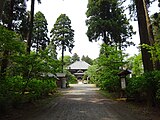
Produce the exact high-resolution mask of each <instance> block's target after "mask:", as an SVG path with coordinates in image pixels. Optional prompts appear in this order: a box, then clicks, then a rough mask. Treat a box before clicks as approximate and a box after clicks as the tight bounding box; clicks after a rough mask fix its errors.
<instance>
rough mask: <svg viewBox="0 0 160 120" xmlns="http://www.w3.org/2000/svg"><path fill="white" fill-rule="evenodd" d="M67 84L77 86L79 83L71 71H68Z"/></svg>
mask: <svg viewBox="0 0 160 120" xmlns="http://www.w3.org/2000/svg"><path fill="white" fill-rule="evenodd" d="M67 79H68V80H67V82H68V84H76V83H77V78H76V77H75V76H74V75H73V74H71V73H70V72H69V71H67Z"/></svg>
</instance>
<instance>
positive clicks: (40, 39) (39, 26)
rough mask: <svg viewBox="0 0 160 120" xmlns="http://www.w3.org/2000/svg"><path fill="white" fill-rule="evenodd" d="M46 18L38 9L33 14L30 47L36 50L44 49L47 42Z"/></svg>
mask: <svg viewBox="0 0 160 120" xmlns="http://www.w3.org/2000/svg"><path fill="white" fill-rule="evenodd" d="M47 25H48V23H47V20H46V19H45V16H44V14H43V13H41V12H40V11H39V12H37V13H36V14H35V17H34V21H33V37H32V39H33V40H32V47H33V48H35V49H36V52H38V51H39V50H40V49H42V50H44V49H45V48H46V47H47V45H48V44H49V38H48V35H47V34H48V29H47Z"/></svg>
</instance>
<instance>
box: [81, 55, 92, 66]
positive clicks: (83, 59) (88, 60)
mask: <svg viewBox="0 0 160 120" xmlns="http://www.w3.org/2000/svg"><path fill="white" fill-rule="evenodd" d="M81 60H82V61H85V62H86V63H88V64H90V65H92V64H93V60H92V59H91V58H90V57H88V55H87V56H84V55H83V56H82V58H81Z"/></svg>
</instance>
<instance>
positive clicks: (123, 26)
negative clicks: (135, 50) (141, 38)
mask: <svg viewBox="0 0 160 120" xmlns="http://www.w3.org/2000/svg"><path fill="white" fill-rule="evenodd" d="M87 8H88V9H87V12H86V15H87V18H88V19H87V20H86V25H87V26H88V30H87V36H88V38H89V41H97V40H103V41H104V43H105V44H107V45H112V44H117V45H118V46H119V48H120V49H121V47H127V46H128V45H131V44H133V42H129V41H127V39H128V38H131V36H132V35H133V33H134V32H133V27H132V26H131V25H130V24H129V20H128V19H127V17H126V15H125V14H124V10H123V7H122V2H121V1H120V0H89V2H88V6H87Z"/></svg>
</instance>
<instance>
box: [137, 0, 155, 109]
mask: <svg viewBox="0 0 160 120" xmlns="http://www.w3.org/2000/svg"><path fill="white" fill-rule="evenodd" d="M135 4H136V10H137V17H138V25H139V34H140V44H141V45H143V44H147V45H152V44H153V42H154V39H153V36H152V32H151V29H150V28H149V16H148V11H147V8H146V2H145V0H135ZM141 51H142V61H143V66H144V71H145V72H149V71H153V69H154V67H153V61H152V60H151V54H150V53H149V52H148V50H147V49H145V48H143V47H141ZM148 82H151V83H152V81H148ZM154 88H155V86H152V84H149V86H148V90H147V91H146V92H147V96H148V97H147V102H148V107H150V106H153V105H155V100H154V98H155V96H154Z"/></svg>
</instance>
